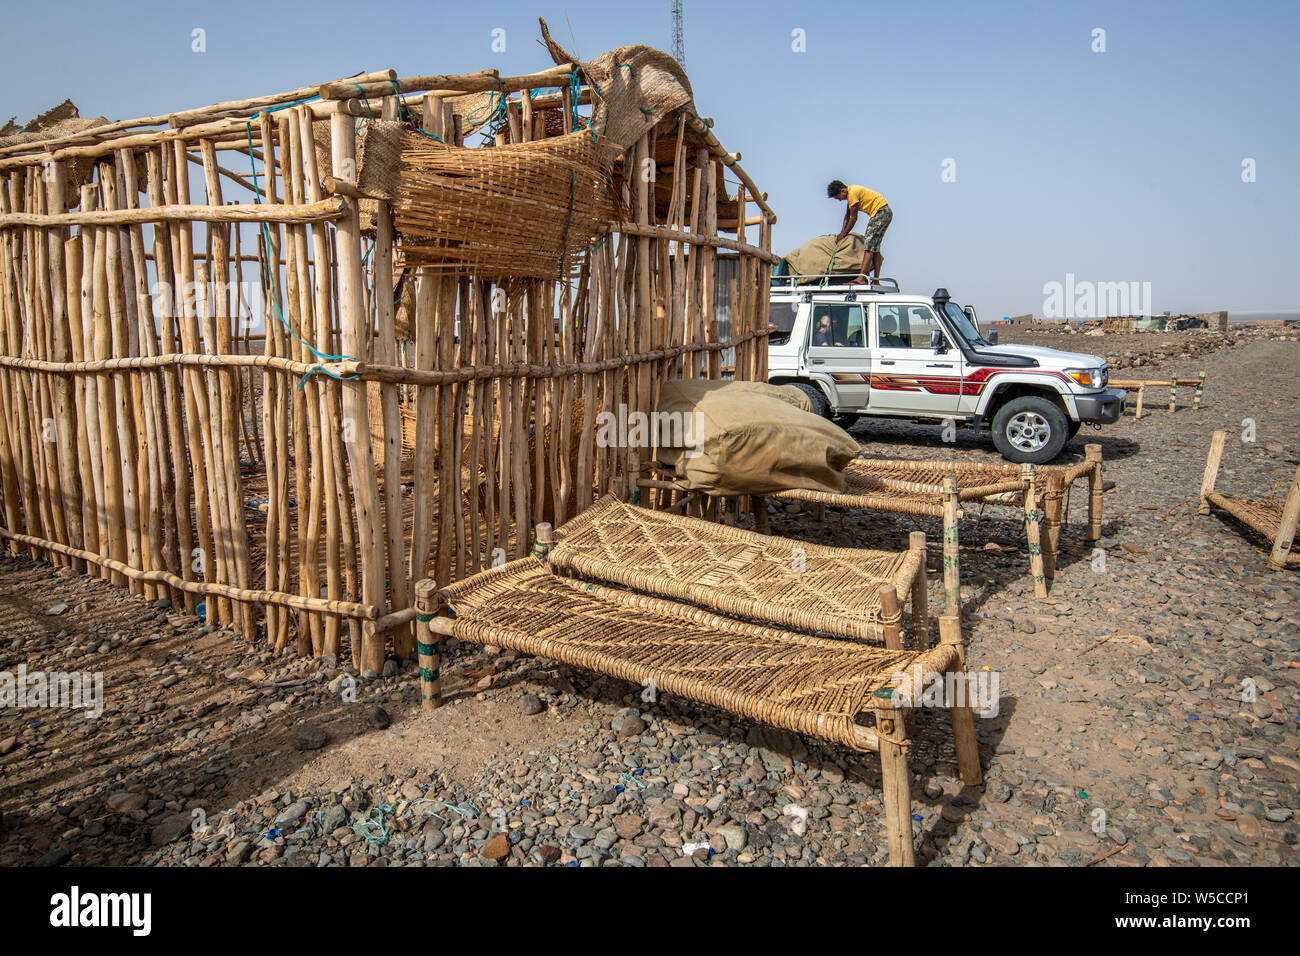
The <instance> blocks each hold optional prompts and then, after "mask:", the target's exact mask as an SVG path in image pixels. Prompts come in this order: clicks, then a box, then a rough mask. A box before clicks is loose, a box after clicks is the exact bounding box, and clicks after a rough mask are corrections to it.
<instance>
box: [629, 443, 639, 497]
mask: <svg viewBox="0 0 1300 956" xmlns="http://www.w3.org/2000/svg"><path fill="white" fill-rule="evenodd" d="M627 500H628V503H629V504H634V505H639V504H640V503H641V455H640V454H638V453H637V451H636V449H632V450H631V451H629V452H628V453H627Z"/></svg>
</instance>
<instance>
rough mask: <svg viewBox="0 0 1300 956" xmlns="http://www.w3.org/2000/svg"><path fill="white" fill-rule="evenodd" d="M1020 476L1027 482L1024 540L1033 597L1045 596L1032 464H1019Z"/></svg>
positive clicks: (1036, 492) (1045, 579)
mask: <svg viewBox="0 0 1300 956" xmlns="http://www.w3.org/2000/svg"><path fill="white" fill-rule="evenodd" d="M1020 477H1021V479H1022V480H1024V481H1026V482H1028V486H1027V487H1026V488H1025V540H1026V541H1027V542H1028V544H1029V573H1030V574H1032V575H1033V577H1034V597H1036V598H1045V597H1047V577H1046V576H1045V575H1044V574H1043V545H1042V538H1041V536H1040V533H1039V527H1038V490H1037V487H1036V485H1035V480H1034V466H1033V465H1028V464H1026V465H1021V466H1020Z"/></svg>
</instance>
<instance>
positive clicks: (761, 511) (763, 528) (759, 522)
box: [749, 495, 772, 534]
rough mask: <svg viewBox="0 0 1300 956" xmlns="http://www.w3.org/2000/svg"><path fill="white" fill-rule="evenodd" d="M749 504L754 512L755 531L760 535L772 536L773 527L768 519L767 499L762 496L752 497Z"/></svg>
mask: <svg viewBox="0 0 1300 956" xmlns="http://www.w3.org/2000/svg"><path fill="white" fill-rule="evenodd" d="M749 502H750V505H749V506H750V508H751V509H752V510H753V512H754V530H755V531H757V532H758V533H759V534H771V533H772V527H771V523H770V522H769V521H768V517H767V499H766V498H764V497H762V496H761V495H751V496H750V499H749Z"/></svg>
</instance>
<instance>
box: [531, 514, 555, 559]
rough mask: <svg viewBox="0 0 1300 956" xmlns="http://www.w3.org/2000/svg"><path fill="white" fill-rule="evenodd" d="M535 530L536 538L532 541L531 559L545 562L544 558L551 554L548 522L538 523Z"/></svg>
mask: <svg viewBox="0 0 1300 956" xmlns="http://www.w3.org/2000/svg"><path fill="white" fill-rule="evenodd" d="M535 530H536V533H537V536H536V538H535V539H534V540H533V557H534V558H536V559H537V560H538V561H545V560H546V556H547V555H548V554H550V553H551V525H550V522H547V521H539V522H538V523H537V528H536V529H535Z"/></svg>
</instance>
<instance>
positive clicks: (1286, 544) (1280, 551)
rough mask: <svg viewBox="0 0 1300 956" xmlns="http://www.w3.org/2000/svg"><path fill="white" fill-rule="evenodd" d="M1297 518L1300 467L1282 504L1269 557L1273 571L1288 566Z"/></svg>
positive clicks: (1298, 510) (1298, 516)
mask: <svg viewBox="0 0 1300 956" xmlns="http://www.w3.org/2000/svg"><path fill="white" fill-rule="evenodd" d="M1297 520H1300V468H1297V469H1296V471H1295V477H1294V478H1292V479H1291V490H1290V491H1289V492H1287V496H1286V504H1284V505H1283V506H1282V523H1281V524H1280V525H1279V526H1278V529H1277V537H1276V538H1275V539H1274V540H1273V553H1272V554H1270V555H1269V558H1268V566H1269V568H1270V569H1271V570H1273V571H1281V570H1282V569H1283V568H1285V567H1286V558H1287V555H1288V554H1290V553H1291V542H1292V541H1293V540H1294V539H1295V527H1296V522H1297Z"/></svg>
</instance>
